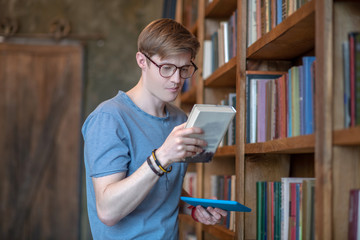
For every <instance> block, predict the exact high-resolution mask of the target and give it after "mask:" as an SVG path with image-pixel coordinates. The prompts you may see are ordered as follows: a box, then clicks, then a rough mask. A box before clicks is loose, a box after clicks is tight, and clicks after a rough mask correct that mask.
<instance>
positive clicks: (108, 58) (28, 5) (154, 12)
mask: <svg viewBox="0 0 360 240" xmlns="http://www.w3.org/2000/svg"><path fill="white" fill-rule="evenodd" d="M162 8H163V0H152V1H146V0H104V1H101V0H100V1H99V0H76V1H75V0H48V1H46V0H0V21H2V19H4V18H5V17H10V18H15V19H16V20H17V22H18V25H19V29H18V34H19V35H18V36H20V35H21V36H22V37H24V36H25V37H30V38H33V37H36V38H39V36H40V37H42V36H43V34H47V33H49V29H50V24H51V22H52V21H53V20H54V19H55V18H59V17H60V18H65V19H68V20H69V21H70V23H71V34H72V35H73V36H74V35H77V36H83V37H85V38H88V39H87V40H85V41H84V42H85V53H86V54H85V58H84V63H85V64H84V109H83V112H84V118H85V117H86V116H87V115H88V114H89V113H90V112H91V111H92V110H93V109H94V108H95V107H96V106H97V105H98V104H99V103H100V102H102V101H103V100H105V99H108V98H110V97H112V96H114V95H115V94H116V93H117V91H118V90H123V91H127V90H128V89H130V88H131V87H133V86H134V85H135V84H136V83H137V81H138V80H139V77H140V70H139V68H138V66H137V64H136V61H135V53H136V51H137V36H138V34H139V33H140V31H141V30H142V29H143V27H144V26H146V25H147V24H148V23H149V22H150V21H152V20H154V19H156V18H159V17H161V14H162ZM0 32H1V30H0ZM97 34H101V35H103V36H104V40H94V38H92V36H94V35H97ZM84 202H85V201H84ZM83 209H84V213H83V217H82V219H83V220H82V223H81V225H82V226H81V228H82V236H81V238H82V239H89V238H90V235H89V234H90V233H89V227H88V222H87V215H86V206H85V204H83Z"/></svg>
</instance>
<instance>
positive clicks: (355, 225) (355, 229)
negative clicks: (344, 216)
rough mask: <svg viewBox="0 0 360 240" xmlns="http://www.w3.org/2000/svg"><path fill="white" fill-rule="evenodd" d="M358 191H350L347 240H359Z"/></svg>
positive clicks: (359, 195)
mask: <svg viewBox="0 0 360 240" xmlns="http://www.w3.org/2000/svg"><path fill="white" fill-rule="evenodd" d="M359 199H360V189H351V190H350V200H349V201H350V202H349V230H348V231H349V232H348V239H349V240H357V239H360V210H359V205H360V201H359Z"/></svg>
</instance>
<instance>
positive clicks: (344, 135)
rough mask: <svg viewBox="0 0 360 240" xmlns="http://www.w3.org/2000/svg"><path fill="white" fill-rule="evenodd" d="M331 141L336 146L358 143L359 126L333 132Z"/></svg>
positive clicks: (359, 143)
mask: <svg viewBox="0 0 360 240" xmlns="http://www.w3.org/2000/svg"><path fill="white" fill-rule="evenodd" d="M333 143H334V145H337V146H357V145H360V127H359V126H358V127H353V128H347V129H341V130H335V131H334V132H333Z"/></svg>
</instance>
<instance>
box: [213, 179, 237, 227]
mask: <svg viewBox="0 0 360 240" xmlns="http://www.w3.org/2000/svg"><path fill="white" fill-rule="evenodd" d="M235 182H236V175H211V176H210V186H211V192H210V195H211V197H212V198H216V199H219V200H232V201H235ZM222 225H224V226H225V227H226V228H228V229H229V230H235V212H228V215H227V217H226V219H224V222H223V223H222Z"/></svg>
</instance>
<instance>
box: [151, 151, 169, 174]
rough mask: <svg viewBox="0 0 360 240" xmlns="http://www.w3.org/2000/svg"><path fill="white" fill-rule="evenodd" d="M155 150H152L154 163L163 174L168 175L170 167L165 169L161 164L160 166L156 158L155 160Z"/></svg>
mask: <svg viewBox="0 0 360 240" xmlns="http://www.w3.org/2000/svg"><path fill="white" fill-rule="evenodd" d="M156 150H157V149H154V150H152V153H151V154H152V156H153V158H154V160H155V163H156V164H157V165H158V167H159V168H160V169H161V171H163V172H164V173H169V172H171V170H172V166H170V168H169V169H165V168H164V167H163V166H162V165H161V164H160V162H159V161H158V160H157V158H156V155H155V151H156Z"/></svg>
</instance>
